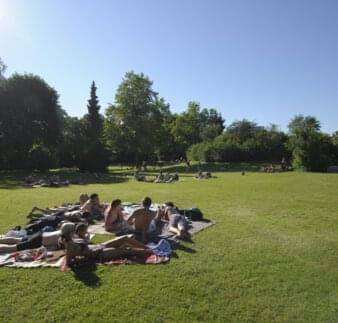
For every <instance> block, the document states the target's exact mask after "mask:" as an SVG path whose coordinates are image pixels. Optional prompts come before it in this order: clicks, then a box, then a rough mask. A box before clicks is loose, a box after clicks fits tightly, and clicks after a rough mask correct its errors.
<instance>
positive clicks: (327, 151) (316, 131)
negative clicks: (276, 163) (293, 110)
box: [289, 115, 333, 171]
mask: <svg viewBox="0 0 338 323" xmlns="http://www.w3.org/2000/svg"><path fill="white" fill-rule="evenodd" d="M289 146H290V148H291V150H292V156H293V164H294V166H295V167H303V168H305V169H307V170H310V171H325V170H326V169H327V167H328V166H329V165H330V163H331V162H332V157H333V143H332V140H331V138H330V137H329V136H328V135H325V134H323V133H321V132H320V122H319V121H318V120H317V119H316V118H315V117H311V116H307V117H304V116H302V115H297V116H296V117H295V118H294V119H292V120H291V121H290V123H289Z"/></svg>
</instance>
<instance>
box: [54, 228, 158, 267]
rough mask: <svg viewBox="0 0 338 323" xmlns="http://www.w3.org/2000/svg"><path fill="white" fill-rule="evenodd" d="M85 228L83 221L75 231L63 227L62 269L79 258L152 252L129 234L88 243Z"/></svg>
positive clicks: (103, 260) (105, 257) (112, 257)
mask: <svg viewBox="0 0 338 323" xmlns="http://www.w3.org/2000/svg"><path fill="white" fill-rule="evenodd" d="M87 228H88V227H87V226H86V225H85V224H83V223H79V224H77V225H76V227H75V231H73V228H72V227H70V226H69V227H65V228H64V229H65V230H64V233H63V234H62V236H61V238H60V243H61V244H63V245H64V246H65V249H66V256H65V262H64V264H63V266H62V268H61V270H62V271H65V270H68V269H69V268H68V267H69V266H70V265H71V264H73V263H74V261H76V260H79V259H87V260H88V259H89V260H95V261H101V262H105V261H109V260H112V259H114V258H116V257H121V256H126V255H136V254H139V255H140V254H141V255H144V254H146V255H150V254H153V250H151V249H149V248H148V247H147V246H146V245H144V244H143V243H140V242H138V241H136V240H134V239H132V238H131V237H130V236H122V237H119V238H116V239H113V240H110V241H107V242H104V243H101V244H99V245H88V233H87Z"/></svg>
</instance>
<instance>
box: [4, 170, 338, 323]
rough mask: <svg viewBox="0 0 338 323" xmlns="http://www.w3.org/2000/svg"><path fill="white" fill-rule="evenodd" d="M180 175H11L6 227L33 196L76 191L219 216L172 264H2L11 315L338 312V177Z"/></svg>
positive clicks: (291, 318)
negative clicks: (45, 178) (158, 180)
mask: <svg viewBox="0 0 338 323" xmlns="http://www.w3.org/2000/svg"><path fill="white" fill-rule="evenodd" d="M216 175H217V177H218V178H217V179H213V180H209V181H197V180H195V179H193V178H192V177H191V174H185V176H182V177H181V181H180V182H178V183H175V184H157V185H156V184H152V183H138V182H135V181H133V180H131V179H130V180H127V179H124V180H121V181H119V180H118V181H113V180H112V181H111V182H109V181H106V182H104V183H95V182H93V183H92V184H90V185H85V186H79V185H72V186H70V187H68V188H54V189H53V188H37V189H26V188H22V187H20V186H19V185H18V182H17V180H18V179H20V175H18V174H2V175H1V176H0V230H1V232H5V231H6V230H7V229H9V228H11V227H13V226H15V225H18V224H23V223H24V222H25V216H26V215H27V213H28V212H29V211H30V209H31V208H32V206H34V205H39V206H43V207H44V206H54V205H58V204H61V203H62V202H65V201H76V200H77V199H78V196H79V194H80V193H81V192H97V193H99V194H100V197H101V199H102V200H104V201H109V200H111V199H112V198H113V197H119V198H121V199H122V200H124V201H140V200H141V198H142V197H144V196H145V195H149V196H151V197H152V198H153V200H154V201H158V202H164V201H166V200H173V201H175V202H176V203H177V204H178V205H179V206H181V207H193V206H197V207H199V208H201V209H202V211H203V212H204V214H205V216H206V217H207V218H210V219H213V220H216V221H217V225H215V226H213V227H211V228H209V229H207V230H205V231H203V232H201V233H200V234H198V235H196V236H194V237H193V243H186V244H185V246H186V247H187V248H186V249H185V250H178V252H177V257H176V258H173V259H172V260H171V262H170V264H168V265H156V266H152V265H147V266H146V265H135V266H118V267H104V266H99V267H98V268H97V270H95V271H84V272H83V273H81V274H77V275H75V274H74V273H72V272H70V273H61V272H59V271H58V270H56V269H10V268H0V286H1V289H0V300H1V305H0V321H1V322H19V321H22V322H29V321H31V322H39V321H48V322H60V321H74V322H83V321H84V322H102V321H106V322H114V321H124V322H195V321H210V322H273V321H276V322H338V288H337V287H338V286H337V282H338V261H337V259H338V258H337V250H338V226H337V220H338V176H337V175H328V174H310V173H297V172H293V173H283V174H260V173H255V172H248V173H246V175H245V176H241V174H240V173H239V172H232V171H229V170H228V171H225V172H219V173H216Z"/></svg>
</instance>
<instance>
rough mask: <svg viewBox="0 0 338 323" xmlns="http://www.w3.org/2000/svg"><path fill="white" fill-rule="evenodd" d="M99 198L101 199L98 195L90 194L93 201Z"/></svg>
mask: <svg viewBox="0 0 338 323" xmlns="http://www.w3.org/2000/svg"><path fill="white" fill-rule="evenodd" d="M98 197H99V195H98V194H97V193H93V194H90V199H91V200H94V199H96V198H98Z"/></svg>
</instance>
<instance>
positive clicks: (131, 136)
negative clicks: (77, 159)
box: [105, 72, 162, 163]
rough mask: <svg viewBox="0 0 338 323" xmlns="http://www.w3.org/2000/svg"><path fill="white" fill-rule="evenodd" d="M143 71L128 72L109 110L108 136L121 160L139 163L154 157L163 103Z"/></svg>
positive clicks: (110, 143) (107, 121) (106, 134)
mask: <svg viewBox="0 0 338 323" xmlns="http://www.w3.org/2000/svg"><path fill="white" fill-rule="evenodd" d="M152 85H153V83H152V81H150V80H149V78H148V77H147V76H145V75H144V74H142V73H141V74H136V73H134V72H128V73H126V75H125V77H124V78H123V80H122V83H121V84H120V85H119V87H118V89H117V92H116V95H115V104H114V105H111V106H110V107H109V108H108V109H107V111H106V121H105V137H106V140H107V143H108V145H109V147H110V149H111V150H112V151H114V154H115V156H116V157H117V158H118V159H121V160H125V161H130V162H134V163H140V162H142V161H143V160H150V159H152V158H154V155H155V147H156V143H157V142H158V138H157V137H156V136H157V134H158V131H157V129H158V127H161V126H162V124H161V122H162V121H161V117H160V116H161V111H160V108H161V106H162V103H159V99H158V95H157V93H156V92H155V91H154V90H153V88H152Z"/></svg>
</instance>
